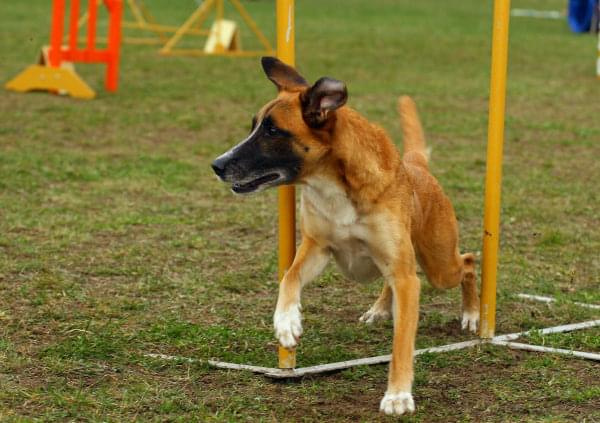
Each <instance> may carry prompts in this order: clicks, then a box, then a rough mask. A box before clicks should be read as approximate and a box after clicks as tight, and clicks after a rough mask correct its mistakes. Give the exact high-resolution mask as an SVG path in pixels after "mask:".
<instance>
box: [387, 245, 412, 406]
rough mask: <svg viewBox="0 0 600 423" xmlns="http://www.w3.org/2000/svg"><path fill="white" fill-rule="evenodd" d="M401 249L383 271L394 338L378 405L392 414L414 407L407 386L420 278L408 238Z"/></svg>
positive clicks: (410, 367) (408, 386)
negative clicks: (390, 294) (385, 381)
mask: <svg viewBox="0 0 600 423" xmlns="http://www.w3.org/2000/svg"><path fill="white" fill-rule="evenodd" d="M401 250H402V251H401V252H400V254H399V255H398V257H397V258H396V260H394V264H393V265H392V266H390V267H389V273H388V274H387V275H386V274H384V275H385V276H386V282H387V283H389V284H390V287H391V288H392V292H393V301H392V314H393V316H394V341H393V346H392V361H391V363H390V370H389V378H388V388H387V391H386V393H385V396H384V397H383V399H382V400H381V405H380V409H381V411H383V412H384V413H385V414H395V415H401V414H404V413H406V412H413V411H414V409H415V404H414V401H413V397H412V393H411V389H412V381H413V354H414V349H415V336H416V333H417V323H418V318H419V290H420V282H419V279H418V278H417V273H416V264H415V258H414V252H413V248H412V245H410V240H408V242H405V243H404V245H403V246H402V247H401Z"/></svg>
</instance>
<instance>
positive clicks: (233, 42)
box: [80, 0, 274, 57]
mask: <svg viewBox="0 0 600 423" xmlns="http://www.w3.org/2000/svg"><path fill="white" fill-rule="evenodd" d="M225 3H226V2H225V0H204V2H202V4H200V5H199V6H198V7H197V8H196V10H195V11H194V12H193V13H192V14H191V15H190V16H189V17H188V18H187V19H186V20H185V22H184V23H183V24H182V25H180V26H173V25H163V24H160V23H158V22H157V20H156V19H155V18H154V16H152V14H151V13H150V12H149V10H148V8H147V7H146V6H145V4H144V2H143V1H142V0H127V6H128V9H129V11H130V13H131V16H132V18H133V20H124V21H123V23H122V27H123V28H128V29H136V30H142V31H146V32H151V33H154V34H155V35H156V36H155V37H151V38H148V37H146V38H140V37H128V36H124V37H123V42H124V43H127V44H159V45H161V46H162V47H161V48H160V50H159V53H160V54H161V55H164V56H233V57H253V56H264V55H272V54H274V51H273V47H272V46H271V43H270V42H269V40H268V39H267V37H265V35H264V34H263V33H262V31H261V30H260V28H259V27H258V25H257V24H256V22H254V20H253V19H252V17H251V16H250V14H249V13H248V12H247V11H246V9H245V8H244V6H242V4H241V3H240V1H239V0H229V3H230V4H231V5H232V6H233V8H235V10H236V11H237V13H238V14H239V15H240V17H241V18H242V20H243V21H244V22H245V23H246V25H247V26H248V28H249V29H250V30H251V31H252V32H253V33H254V36H255V37H256V39H257V40H258V41H259V42H260V44H261V45H262V47H263V50H254V51H249V50H243V49H242V45H241V39H240V31H239V27H238V25H237V23H236V22H235V21H233V20H230V19H225V18H224V16H225ZM213 11H214V13H215V20H214V22H213V24H212V26H211V27H210V29H206V28H202V25H203V24H204V22H205V21H206V19H207V18H208V16H209V15H210V13H211V12H213ZM86 17H87V14H86V15H84V16H83V17H82V18H81V20H80V25H82V22H84V21H85V19H86ZM189 35H191V36H196V37H207V39H206V43H205V44H204V48H203V49H198V48H182V47H177V45H178V44H179V43H180V41H182V39H183V37H185V36H189Z"/></svg>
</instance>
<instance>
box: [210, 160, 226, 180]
mask: <svg viewBox="0 0 600 423" xmlns="http://www.w3.org/2000/svg"><path fill="white" fill-rule="evenodd" d="M225 162H226V160H223V157H217V158H216V159H215V161H214V162H212V164H211V165H210V166H211V167H212V168H213V170H214V171H215V173H216V174H217V175H218V176H220V177H221V178H222V177H223V176H224V175H225Z"/></svg>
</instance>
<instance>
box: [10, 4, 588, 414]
mask: <svg viewBox="0 0 600 423" xmlns="http://www.w3.org/2000/svg"><path fill="white" fill-rule="evenodd" d="M146 3H147V4H148V6H149V8H150V10H151V11H152V12H153V14H154V15H155V16H156V17H157V18H158V19H159V20H160V21H161V22H165V23H169V24H176V23H178V22H181V21H182V20H183V19H185V17H186V16H187V14H189V13H191V11H192V10H193V7H194V2H188V3H187V4H185V2H181V5H180V4H179V2H177V6H178V7H173V5H174V3H173V2H167V1H165V0H147V2H146ZM296 3H297V12H296V17H297V34H296V40H297V63H298V66H299V68H300V69H301V71H302V73H303V74H304V75H305V76H306V77H307V78H308V79H309V80H316V79H317V78H319V77H321V76H323V75H328V76H332V77H336V78H339V79H342V80H344V81H346V83H347V85H348V89H349V93H350V99H349V104H350V105H351V106H352V107H354V108H356V109H358V110H359V111H361V112H362V113H363V114H365V115H366V116H367V117H368V118H369V119H371V120H373V121H376V122H379V123H380V124H382V125H383V126H384V127H385V128H386V129H387V130H388V131H389V133H390V135H391V136H392V138H393V139H394V140H395V141H396V142H397V143H398V144H399V145H400V144H401V139H400V130H399V127H398V122H397V120H398V118H397V116H396V113H395V101H396V98H397V96H398V95H400V94H410V95H412V96H414V97H415V99H416V101H417V103H418V104H419V107H420V110H421V115H422V119H423V122H424V126H425V129H426V132H427V137H428V142H429V144H430V145H431V146H432V147H433V156H432V158H433V161H432V167H433V172H434V173H435V175H436V176H437V177H438V178H439V179H440V181H441V183H442V185H443V186H444V187H445V189H446V192H447V193H448V194H449V196H450V197H451V199H452V201H453V203H454V205H455V208H456V211H457V214H458V217H459V223H460V227H461V239H462V248H463V250H465V251H474V252H476V253H479V251H480V246H481V234H482V205H483V182H484V174H485V153H486V152H485V140H486V128H487V100H488V83H489V53H490V28H491V26H490V20H491V9H492V5H491V2H489V1H488V2H480V1H474V0H472V1H471V0H470V1H460V2H446V3H443V4H441V3H439V2H435V1H432V0H427V1H419V2H409V1H395V0H378V1H375V2H364V1H360V0H344V1H341V0H338V1H327V2H323V1H321V2H317V1H314V0H302V1H299V2H296ZM245 4H246V5H247V8H248V10H249V11H250V13H251V14H252V15H253V17H254V18H255V19H256V21H257V22H258V23H259V25H260V26H261V28H263V29H264V31H265V33H266V35H267V36H268V37H269V38H270V39H273V37H274V22H273V19H274V18H273V2H270V1H252V2H246V3H245ZM513 7H522V8H538V9H562V8H563V7H564V2H562V1H558V0H552V1H541V0H514V1H513ZM49 9H50V6H49V4H48V3H47V2H33V3H32V2H10V5H8V4H7V5H6V6H5V7H4V8H3V9H2V11H3V13H2V23H3V25H2V29H0V32H2V35H3V36H2V37H0V52H1V53H2V57H3V65H2V67H1V69H0V80H1V81H7V80H8V79H10V78H11V77H13V76H14V75H15V74H17V73H18V72H19V71H20V70H22V69H23V68H24V67H25V66H27V65H29V64H31V63H33V61H34V59H35V57H36V55H37V53H38V50H39V47H40V46H41V45H43V44H45V43H47V37H48V25H49V15H48V14H49ZM510 34H511V43H510V68H509V84H508V99H507V128H506V143H505V148H504V152H505V161H504V180H503V203H502V235H501V254H500V265H499V281H498V322H497V332H498V333H508V332H515V331H521V330H527V329H535V328H543V327H547V326H552V325H558V324H565V323H569V322H575V321H583V320H590V319H597V318H598V312H597V311H594V310H589V309H584V308H581V307H578V306H576V305H573V304H572V301H581V302H588V303H598V304H600V290H599V289H598V288H599V287H600V285H599V282H600V259H599V256H598V251H600V232H599V231H598V222H600V206H599V205H600V194H599V193H598V190H597V181H598V180H599V179H600V165H599V162H598V157H600V144H599V143H598V140H600V121H599V120H598V111H597V107H596V101H595V100H596V99H598V98H599V97H600V83H599V82H598V81H597V80H596V79H595V76H594V63H595V56H596V53H595V45H596V40H595V39H594V37H592V36H587V35H581V36H577V35H574V34H571V33H570V32H569V31H568V29H567V27H566V23H565V22H563V21H554V20H534V19H526V18H513V19H512V22H511V29H510ZM242 40H243V43H244V45H245V46H247V47H248V48H252V47H253V46H255V44H253V43H254V41H252V38H251V37H250V36H249V33H248V31H247V30H246V29H245V28H242ZM186 42H187V43H188V45H189V44H190V43H193V40H189V41H186ZM77 69H78V72H79V73H80V74H81V75H82V77H83V78H84V79H85V80H86V81H87V82H88V83H89V84H90V85H91V86H92V87H94V88H95V89H97V91H98V97H97V98H96V99H95V100H93V101H89V102H83V101H75V100H71V99H67V98H62V97H57V96H53V95H48V94H42V93H32V94H26V95H23V94H16V93H12V92H8V91H2V92H1V94H0V114H1V116H2V117H3V118H2V120H1V124H0V420H2V421H8V422H21V421H73V420H77V421H131V420H139V421H161V422H162V421H181V422H184V421H185V422H188V421H201V422H204V421H220V422H229V421H243V422H245V421H294V422H295V421H327V422H329V421H362V422H371V421H394V419H390V418H385V417H383V416H381V415H379V414H378V413H377V408H378V403H379V400H380V398H381V396H382V395H383V392H384V390H385V385H386V373H387V368H386V366H374V367H367V368H355V369H349V370H346V371H343V372H340V373H336V374H328V375H323V376H318V377H309V378H305V379H303V380H301V381H295V382H294V381H290V382H273V381H270V380H268V379H264V378H262V377H258V376H253V375H249V374H245V373H235V372H225V371H217V370H214V369H211V368H209V367H208V366H206V365H205V364H203V362H202V361H203V360H206V359H209V358H219V359H223V360H229V361H235V362H240V363H251V364H256V365H263V366H275V365H276V347H277V345H276V342H275V340H274V338H273V335H272V329H271V317H272V312H273V307H274V304H275V299H276V290H277V282H276V267H277V266H276V261H277V258H276V228H275V223H276V211H275V208H276V206H275V205H276V194H275V192H272V191H269V192H265V193H261V194H260V195H256V196H252V197H248V198H237V197H233V196H232V195H231V193H230V192H228V190H227V188H226V187H225V186H224V185H222V184H220V183H218V182H217V181H215V178H214V177H213V175H212V174H211V169H210V166H209V164H210V162H211V160H212V159H213V158H214V157H216V156H217V155H218V154H219V153H221V152H223V151H224V150H225V149H227V148H229V147H230V146H231V145H233V144H234V143H236V142H237V141H238V140H240V139H242V137H243V136H244V135H245V134H246V133H247V131H248V128H249V125H250V120H251V117H252V115H253V114H254V113H255V112H256V110H257V109H258V108H259V107H260V106H261V105H262V104H264V103H265V102H266V101H268V100H269V99H271V98H272V97H273V95H274V89H273V86H272V85H271V84H270V83H269V81H267V80H266V78H265V77H264V75H263V74H262V71H261V69H260V66H259V63H258V60H257V59H236V60H230V59H226V58H203V59H197V58H165V57H161V56H159V55H158V54H157V53H156V51H155V49H154V48H153V47H143V46H142V47H140V46H131V45H124V46H123V55H122V68H121V75H120V87H119V91H118V92H117V93H116V94H108V93H106V92H104V91H103V88H102V86H103V77H104V69H103V68H102V66H99V65H83V64H81V65H77ZM378 290H379V283H378V282H376V283H372V284H366V285H361V284H357V283H354V282H351V281H347V280H345V279H344V278H343V277H342V276H341V275H340V274H339V273H338V272H337V270H336V269H335V267H333V266H332V267H330V268H328V269H327V270H326V272H325V274H324V275H323V276H322V277H321V278H319V279H318V280H316V281H315V282H314V283H312V284H311V285H309V286H308V287H307V288H306V289H305V291H304V296H303V306H304V319H305V320H304V328H305V334H304V335H303V338H302V342H301V346H300V348H299V351H298V363H299V364H300V365H311V364H317V363H323V362H330V361H337V360H344V359H350V358H357V357H364V356H369V355H378V354H386V353H388V352H389V349H390V342H391V324H390V322H384V323H378V324H376V325H374V326H373V327H365V326H363V325H361V324H359V323H358V317H359V316H360V315H361V313H362V312H364V311H365V310H366V309H367V308H368V307H369V306H370V304H371V303H372V302H373V300H374V299H375V298H376V295H377V293H378ZM518 292H527V293H537V294H541V295H544V294H545V295H553V296H556V297H557V298H558V299H559V301H558V302H557V303H554V304H551V305H547V304H540V303H535V302H528V301H523V300H519V299H518V298H517V297H516V296H515V294H516V293H518ZM459 302H460V294H459V292H458V290H455V291H451V292H439V291H436V290H434V289H433V288H431V287H430V286H429V285H427V284H425V283H424V285H423V290H422V296H421V304H422V305H421V316H420V317H421V318H420V323H419V335H418V339H417V346H418V347H419V348H423V347H427V346H431V345H441V344H444V343H449V342H457V341H460V340H465V339H470V338H471V336H469V335H467V334H464V333H462V332H461V331H460V329H459V321H458V311H459ZM598 339H600V333H599V332H598V330H596V329H590V330H585V331H581V332H575V333H572V334H560V335H551V336H539V335H538V334H533V335H532V336H530V337H529V338H527V339H525V340H524V342H532V343H536V344H544V345H551V346H556V347H561V348H568V349H578V350H584V351H596V352H598V351H600V345H599V344H598ZM147 352H161V353H165V354H173V355H177V356H183V357H192V358H195V359H199V360H200V361H199V362H194V363H189V362H187V361H184V360H183V361H176V362H165V361H161V360H157V359H153V358H149V357H146V356H144V354H145V353H147ZM414 395H415V399H416V402H417V407H418V408H417V413H416V414H415V415H414V416H411V417H407V418H405V420H406V421H421V422H433V421H439V422H449V421H498V422H505V421H532V422H533V421H535V422H556V421H564V422H571V421H588V422H589V421H600V411H599V410H600V407H599V404H600V382H599V380H598V365H597V364H594V363H592V362H587V361H582V360H577V359H573V358H570V357H563V356H552V355H541V354H536V353H529V352H524V351H511V350H508V349H506V348H500V347H492V346H483V347H480V348H473V349H470V350H464V351H456V352H452V353H447V354H440V355H425V356H421V357H419V359H418V360H417V361H416V375H415V387H414Z"/></svg>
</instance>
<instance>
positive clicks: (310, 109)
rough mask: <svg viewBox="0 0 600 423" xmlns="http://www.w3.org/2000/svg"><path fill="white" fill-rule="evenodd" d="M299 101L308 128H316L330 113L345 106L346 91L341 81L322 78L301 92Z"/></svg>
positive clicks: (322, 123)
mask: <svg viewBox="0 0 600 423" xmlns="http://www.w3.org/2000/svg"><path fill="white" fill-rule="evenodd" d="M300 99H301V102H302V116H303V117H304V120H305V121H306V123H307V124H308V126H311V127H314V128H318V127H321V126H323V125H324V124H325V122H326V121H327V119H328V117H329V115H330V112H332V111H334V110H336V109H339V108H340V107H342V106H343V105H344V104H346V100H347V99H348V91H347V90H346V85H345V84H344V83H343V82H342V81H338V80H337V79H333V78H327V77H323V78H321V79H319V80H318V81H317V82H315V85H313V86H312V87H310V88H309V89H308V90H306V91H305V92H303V93H302V94H301V96H300Z"/></svg>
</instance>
